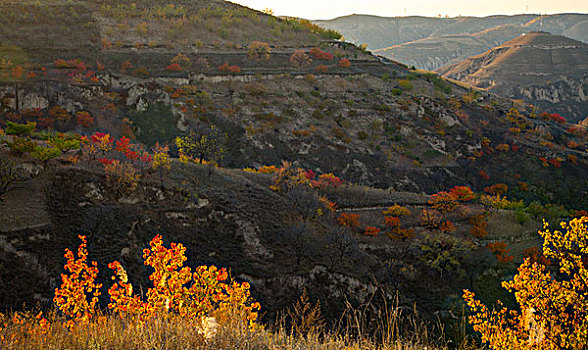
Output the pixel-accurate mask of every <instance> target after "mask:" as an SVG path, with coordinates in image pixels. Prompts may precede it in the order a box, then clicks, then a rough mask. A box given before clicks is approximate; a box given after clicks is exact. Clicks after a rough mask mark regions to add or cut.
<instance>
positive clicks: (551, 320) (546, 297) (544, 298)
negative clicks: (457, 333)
mask: <svg viewBox="0 0 588 350" xmlns="http://www.w3.org/2000/svg"><path fill="white" fill-rule="evenodd" d="M587 225H588V217H586V216H584V217H581V218H579V219H573V220H572V221H571V222H569V223H566V222H562V223H561V227H562V228H563V230H562V231H558V230H555V231H551V230H550V229H549V228H548V224H547V223H544V229H543V231H539V234H540V235H541V237H542V238H543V241H544V242H543V254H544V256H545V257H546V258H548V259H551V262H552V264H553V265H554V266H555V267H556V268H557V269H558V271H550V270H548V268H547V267H546V266H545V265H543V264H540V263H536V262H533V261H532V260H531V259H530V258H527V259H525V261H524V262H523V263H522V264H521V266H519V269H518V273H517V275H515V276H514V278H513V279H512V280H511V281H506V282H503V283H502V285H503V287H504V288H506V289H507V290H509V291H511V292H512V291H514V293H515V298H516V301H517V303H518V305H519V307H520V309H521V311H520V312H518V311H515V310H508V309H507V308H505V307H504V306H503V305H502V304H501V303H500V302H499V303H498V304H499V307H500V308H499V309H498V310H492V311H491V310H489V309H488V308H487V307H486V306H485V305H484V304H482V303H481V302H480V301H479V300H476V299H475V295H474V293H472V292H470V291H468V290H465V291H464V299H465V300H466V302H467V304H468V305H469V307H470V309H471V310H472V315H471V316H469V321H470V323H471V324H472V326H473V327H474V330H475V331H477V332H480V333H481V334H482V342H484V343H485V344H487V345H489V346H490V347H491V348H493V349H545V350H550V349H586V348H588V230H587Z"/></svg>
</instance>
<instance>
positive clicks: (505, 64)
mask: <svg viewBox="0 0 588 350" xmlns="http://www.w3.org/2000/svg"><path fill="white" fill-rule="evenodd" d="M437 72H438V73H440V74H441V75H443V76H445V77H448V78H452V79H456V80H460V81H463V82H466V83H469V84H471V85H474V86H477V87H480V88H484V89H488V90H490V91H492V92H494V93H497V94H500V95H503V96H507V97H511V98H515V99H525V100H527V101H528V102H530V103H533V104H534V105H538V106H540V107H541V108H542V109H545V110H549V111H553V112H558V113H560V114H562V115H566V116H569V117H571V118H572V119H573V120H575V121H577V120H580V119H583V118H585V117H586V114H587V113H588V96H587V95H588V91H587V87H588V44H585V43H583V42H580V41H576V40H573V39H570V38H567V37H564V36H561V35H553V34H550V33H545V32H532V33H528V34H526V35H521V36H519V37H518V38H515V39H513V40H510V41H508V42H506V43H504V44H502V45H499V46H497V47H495V48H492V49H490V50H488V51H486V52H484V53H482V54H480V55H477V56H473V57H470V58H468V59H466V60H463V61H461V62H459V63H455V64H451V65H447V66H444V67H441V68H439V69H438V70H437Z"/></svg>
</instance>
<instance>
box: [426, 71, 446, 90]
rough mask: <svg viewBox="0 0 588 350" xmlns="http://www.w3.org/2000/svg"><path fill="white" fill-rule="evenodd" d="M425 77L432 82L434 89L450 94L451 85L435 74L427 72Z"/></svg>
mask: <svg viewBox="0 0 588 350" xmlns="http://www.w3.org/2000/svg"><path fill="white" fill-rule="evenodd" d="M425 79H427V80H428V81H430V82H431V83H433V87H434V88H435V90H438V91H441V92H443V93H445V94H450V93H451V92H452V91H453V88H452V87H451V85H450V84H449V83H448V82H447V81H445V79H443V78H441V77H440V76H439V75H437V74H433V73H427V74H425Z"/></svg>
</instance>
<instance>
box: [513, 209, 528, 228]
mask: <svg viewBox="0 0 588 350" xmlns="http://www.w3.org/2000/svg"><path fill="white" fill-rule="evenodd" d="M514 218H515V219H516V220H517V222H518V223H519V224H520V225H524V224H526V223H527V222H529V221H530V220H531V218H529V214H527V213H526V212H525V210H524V209H522V208H518V209H516V210H515V211H514Z"/></svg>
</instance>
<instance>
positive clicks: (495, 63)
mask: <svg viewBox="0 0 588 350" xmlns="http://www.w3.org/2000/svg"><path fill="white" fill-rule="evenodd" d="M317 23H320V24H321V25H324V26H326V27H329V28H333V29H337V30H340V31H341V32H342V33H343V34H344V35H345V36H346V38H348V39H350V40H351V41H354V42H358V43H360V42H363V43H367V44H368V47H369V48H371V49H372V50H373V52H374V53H375V54H377V55H381V56H383V57H386V58H388V59H392V60H395V61H398V62H402V63H404V64H406V65H408V66H414V67H416V68H419V69H425V70H435V71H437V72H439V73H440V74H443V75H445V76H446V77H449V78H453V79H457V80H460V81H463V82H465V83H468V84H471V85H472V86H474V87H478V88H483V89H490V90H491V91H493V92H495V93H497V94H501V95H503V96H507V97H510V98H515V99H523V100H525V101H527V102H528V103H531V104H533V105H537V106H539V107H541V108H543V109H544V110H546V111H549V112H552V113H560V114H562V115H563V116H565V117H566V118H569V119H570V120H572V121H579V120H583V119H584V118H586V116H587V113H588V112H587V111H588V107H587V105H586V103H587V102H586V101H587V99H586V93H585V90H586V76H587V75H588V70H587V68H586V45H587V44H586V43H587V42H588V15H585V14H558V15H548V16H538V15H517V16H491V17H483V18H477V17H458V18H425V17H407V18H380V17H373V16H357V15H353V16H348V17H342V18H337V19H334V20H331V21H319V22H317ZM550 34H551V35H550Z"/></svg>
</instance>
